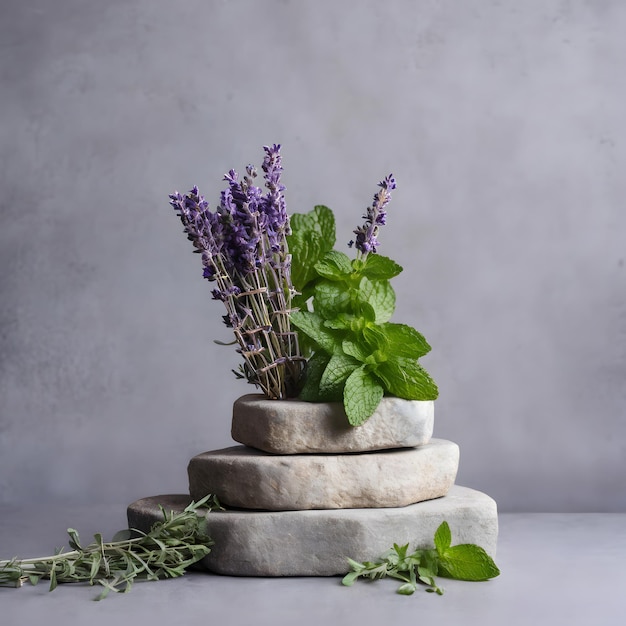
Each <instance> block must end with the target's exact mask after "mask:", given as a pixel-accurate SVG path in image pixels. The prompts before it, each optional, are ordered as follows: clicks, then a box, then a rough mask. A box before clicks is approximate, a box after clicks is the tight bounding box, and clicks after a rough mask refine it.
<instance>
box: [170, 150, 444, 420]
mask: <svg viewBox="0 0 626 626" xmlns="http://www.w3.org/2000/svg"><path fill="white" fill-rule="evenodd" d="M264 151H265V158H264V161H263V165H262V170H263V172H264V179H265V187H266V191H265V192H263V190H262V189H261V188H260V187H258V186H256V185H255V184H254V182H255V178H256V177H257V170H256V168H255V167H254V166H251V165H249V166H248V167H247V168H246V174H245V175H244V176H243V177H240V176H239V175H238V173H237V172H236V171H235V170H230V171H229V172H228V174H226V176H225V177H224V180H225V181H226V183H227V188H226V189H225V190H224V191H222V193H221V196H220V202H219V205H218V206H217V209H216V210H215V211H211V210H210V209H209V205H208V202H207V201H206V200H205V199H204V196H202V195H200V193H199V191H198V188H197V187H194V188H193V189H192V190H191V191H189V192H188V193H187V194H185V195H181V194H180V193H178V192H175V193H174V194H172V195H171V196H170V203H171V205H172V206H173V207H174V209H175V210H176V212H177V214H178V215H179V217H180V219H181V221H182V223H183V228H184V232H185V233H186V234H187V237H188V239H189V240H191V242H192V244H193V246H194V248H195V252H197V253H198V254H200V255H201V258H202V264H203V276H204V277H205V278H207V279H208V280H209V281H211V282H214V283H215V284H216V287H215V288H214V289H213V292H212V293H213V298H214V299H216V300H221V301H222V302H223V303H224V305H225V307H226V315H224V318H223V319H224V323H225V324H226V326H228V327H229V328H232V330H233V332H234V335H235V342H236V343H237V344H238V348H237V350H238V352H239V353H240V354H241V355H242V357H243V359H244V361H243V364H242V365H241V366H240V370H239V371H238V372H235V374H236V375H237V376H239V377H241V378H245V379H247V381H248V382H249V383H252V384H254V385H256V386H257V387H259V388H260V389H261V391H262V392H263V393H264V394H265V395H266V396H267V397H268V398H270V399H280V400H284V399H288V398H293V397H299V398H300V399H302V400H306V401H310V402H335V401H342V402H343V405H344V408H345V412H346V415H347V418H348V421H349V422H350V424H352V425H353V426H358V425H360V424H363V423H364V422H365V421H366V420H367V419H368V418H369V417H370V416H371V415H372V414H373V413H374V411H375V410H376V408H377V406H378V404H379V403H380V401H381V399H382V398H383V396H384V395H391V396H397V397H399V398H404V399H407V400H434V399H435V398H437V395H438V389H437V386H436V384H435V383H434V381H433V380H432V378H431V377H430V376H429V374H428V373H427V372H426V370H425V369H424V368H423V367H422V366H421V365H420V364H419V362H418V359H420V358H421V357H423V356H424V355H425V354H427V353H428V352H429V351H430V346H429V345H428V343H427V342H426V340H425V339H424V337H423V336H422V335H421V334H420V333H419V332H418V331H417V330H415V329H414V328H412V327H411V326H408V325H406V324H398V323H393V322H391V321H390V319H391V317H392V315H393V313H394V310H395V303H396V296H395V292H394V290H393V288H392V286H391V283H390V279H392V278H393V277H394V276H397V275H398V274H399V273H400V272H401V271H402V267H400V265H398V264H397V263H395V262H394V261H392V260H391V259H390V258H388V257H385V256H382V255H380V254H378V252H377V249H378V246H379V242H378V233H379V230H380V228H381V227H382V226H384V225H385V223H386V220H387V205H388V204H389V201H390V200H391V192H392V191H393V190H394V189H395V188H396V182H395V179H394V177H393V176H392V175H389V176H387V177H386V178H384V179H383V180H382V181H381V182H380V183H379V188H380V189H379V191H378V192H377V193H376V194H375V195H374V199H373V202H372V204H371V205H370V206H369V207H368V208H367V211H366V212H365V214H364V215H363V219H364V223H363V224H362V225H361V226H359V227H357V228H356V229H355V231H354V234H355V239H354V240H353V241H351V242H350V243H349V244H348V245H349V246H350V247H353V248H354V249H355V250H356V255H355V258H353V259H350V258H349V257H348V256H347V255H346V254H345V253H343V252H340V251H337V250H334V249H333V248H334V245H335V219H334V215H333V213H332V211H331V210H330V209H329V208H327V207H325V206H321V205H320V206H316V207H315V208H314V209H313V210H312V211H311V212H309V213H306V214H298V213H295V214H293V215H291V217H290V216H289V215H288V214H287V211H286V204H285V198H284V191H285V187H284V185H283V184H282V183H281V174H282V163H281V155H280V146H279V145H276V144H275V145H272V146H265V148H264Z"/></svg>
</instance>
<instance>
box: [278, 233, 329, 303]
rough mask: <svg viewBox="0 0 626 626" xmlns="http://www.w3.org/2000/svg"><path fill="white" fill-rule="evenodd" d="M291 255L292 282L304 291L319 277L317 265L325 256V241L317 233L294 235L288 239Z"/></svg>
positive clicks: (299, 289)
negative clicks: (316, 269)
mask: <svg viewBox="0 0 626 626" xmlns="http://www.w3.org/2000/svg"><path fill="white" fill-rule="evenodd" d="M287 245H288V247H289V252H290V253H291V259H292V261H291V281H292V283H293V286H294V287H295V288H296V289H297V290H298V291H302V290H303V289H304V288H305V286H306V285H307V284H308V283H309V282H311V281H312V280H313V279H314V278H316V276H317V272H316V271H315V267H314V265H315V263H317V261H318V260H319V259H320V258H321V257H322V256H324V240H323V239H322V237H321V235H318V234H317V233H315V232H311V233H308V234H305V233H294V234H292V235H290V236H289V237H287Z"/></svg>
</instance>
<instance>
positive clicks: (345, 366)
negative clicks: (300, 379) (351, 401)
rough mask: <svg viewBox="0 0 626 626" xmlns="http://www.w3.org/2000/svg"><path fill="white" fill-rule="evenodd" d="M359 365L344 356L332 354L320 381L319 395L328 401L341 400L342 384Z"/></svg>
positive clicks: (349, 357) (352, 359)
mask: <svg viewBox="0 0 626 626" xmlns="http://www.w3.org/2000/svg"><path fill="white" fill-rule="evenodd" d="M360 365H361V364H360V363H359V362H358V361H357V360H356V359H354V358H352V357H351V356H348V355H346V354H334V355H333V356H332V357H331V359H330V361H329V362H328V365H327V366H326V369H325V370H324V374H323V375H322V378H321V380H320V385H319V390H320V395H321V396H323V397H324V398H328V399H329V400H341V398H342V395H343V394H342V392H343V387H344V384H345V382H346V380H347V378H348V376H350V374H351V373H352V372H353V371H354V370H355V369H357V368H359V367H360Z"/></svg>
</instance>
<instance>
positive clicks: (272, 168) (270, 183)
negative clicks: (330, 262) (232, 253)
mask: <svg viewBox="0 0 626 626" xmlns="http://www.w3.org/2000/svg"><path fill="white" fill-rule="evenodd" d="M263 150H265V158H264V159H263V165H262V168H263V172H264V178H265V186H266V187H267V189H268V192H267V194H266V195H265V197H264V198H263V201H262V202H261V204H260V206H259V209H260V211H261V214H262V219H263V227H264V229H265V231H266V232H267V237H268V240H269V244H270V248H271V249H272V251H273V252H278V251H279V249H280V247H281V244H282V238H283V235H289V234H291V233H290V231H289V219H288V216H287V208H286V205H285V196H284V195H283V192H284V191H285V186H284V185H283V184H282V183H281V182H280V176H281V174H282V171H283V167H282V165H281V156H280V144H274V145H272V146H263Z"/></svg>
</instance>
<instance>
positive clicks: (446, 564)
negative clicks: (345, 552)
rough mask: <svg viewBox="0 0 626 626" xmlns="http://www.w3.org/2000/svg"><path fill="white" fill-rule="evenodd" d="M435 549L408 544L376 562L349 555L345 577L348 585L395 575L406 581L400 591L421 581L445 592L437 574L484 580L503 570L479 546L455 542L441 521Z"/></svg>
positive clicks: (405, 592)
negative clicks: (455, 543)
mask: <svg viewBox="0 0 626 626" xmlns="http://www.w3.org/2000/svg"><path fill="white" fill-rule="evenodd" d="M434 544H435V548H434V549H422V550H415V551H414V552H411V553H409V544H406V545H403V546H399V545H398V544H394V545H393V548H392V549H391V550H389V551H388V552H387V553H386V554H384V555H383V556H382V557H381V558H380V559H378V560H377V561H374V562H370V561H366V562H364V563H359V562H358V561H353V560H352V559H348V562H349V564H350V568H351V570H352V571H350V572H349V573H348V574H346V575H345V576H344V578H343V580H342V583H343V584H344V585H346V586H347V587H350V586H351V585H352V584H354V581H355V580H356V579H357V578H369V579H370V580H376V579H379V578H386V577H389V578H395V579H397V580H401V581H402V582H403V584H402V585H400V587H398V590H397V591H398V593H400V594H403V595H411V594H413V593H414V592H415V591H416V589H417V585H418V582H421V583H423V584H425V585H427V587H426V591H429V592H431V593H432V592H435V593H437V594H438V595H442V594H443V589H442V588H441V587H439V586H438V585H437V583H436V582H435V576H441V577H444V578H454V579H456V580H469V581H483V580H489V579H490V578H495V577H496V576H498V575H499V574H500V570H499V569H498V567H497V565H496V564H495V563H494V561H493V559H492V558H491V557H490V556H489V555H488V554H487V553H486V552H485V550H484V549H483V548H481V547H480V546H477V545H474V544H471V543H465V544H460V545H456V546H453V545H451V544H452V534H451V532H450V526H449V525H448V523H447V522H445V521H444V522H442V523H441V525H440V526H439V528H437V531H436V532H435V538H434Z"/></svg>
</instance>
